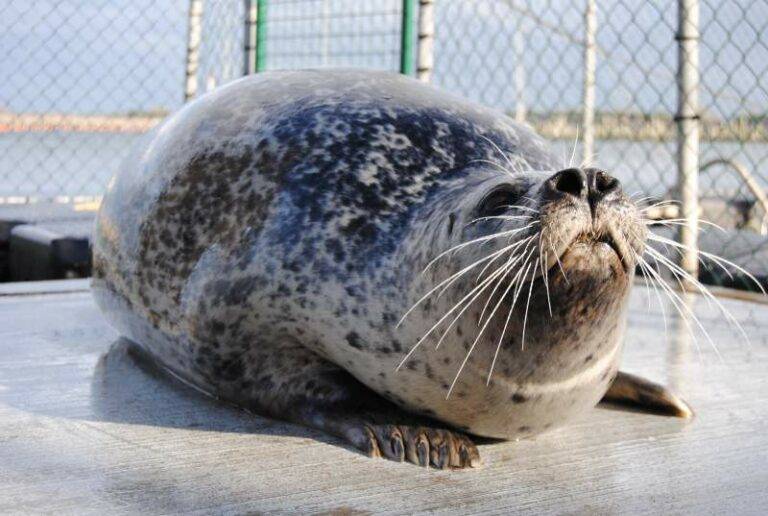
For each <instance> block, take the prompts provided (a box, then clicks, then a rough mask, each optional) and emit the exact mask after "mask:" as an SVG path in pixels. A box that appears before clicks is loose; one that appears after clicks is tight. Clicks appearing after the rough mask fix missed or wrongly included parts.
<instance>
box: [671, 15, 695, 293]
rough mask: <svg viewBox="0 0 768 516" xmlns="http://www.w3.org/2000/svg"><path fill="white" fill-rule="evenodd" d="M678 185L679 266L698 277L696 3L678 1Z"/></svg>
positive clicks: (676, 118)
mask: <svg viewBox="0 0 768 516" xmlns="http://www.w3.org/2000/svg"><path fill="white" fill-rule="evenodd" d="M677 16H678V32H677V35H676V37H675V39H676V40H677V48H678V61H677V116H676V117H675V120H676V121H677V185H678V190H679V192H680V201H681V203H682V206H681V208H682V216H683V219H684V222H683V224H682V225H681V226H680V233H679V236H678V237H679V241H680V243H681V244H682V245H684V246H686V248H685V249H683V252H682V255H681V257H680V266H681V267H682V268H683V270H685V271H686V272H688V273H689V274H691V275H692V276H693V277H694V278H697V277H698V271H699V256H698V254H699V252H698V241H697V239H698V233H699V231H698V230H699V175H698V174H699V171H698V168H699V3H698V0H678V15H677Z"/></svg>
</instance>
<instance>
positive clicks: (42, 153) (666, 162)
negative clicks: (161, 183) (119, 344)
mask: <svg viewBox="0 0 768 516" xmlns="http://www.w3.org/2000/svg"><path fill="white" fill-rule="evenodd" d="M139 138H141V135H138V134H113V133H63V132H59V133H14V134H0V197H8V196H24V197H37V198H40V199H49V198H53V197H55V196H76V195H87V196H95V195H101V193H102V192H103V190H104V187H105V186H106V184H107V182H108V181H109V178H110V177H111V176H112V175H113V174H114V173H115V171H116V170H117V167H118V165H119V164H120V162H121V161H122V160H123V159H124V158H125V156H126V154H127V152H128V151H129V149H130V148H131V146H132V145H134V143H135V142H136V141H137V140H138V139H139ZM572 147H573V142H569V141H563V140H561V141H554V142H553V150H554V152H555V154H556V155H557V156H558V157H560V156H561V157H562V163H563V165H564V166H565V165H566V164H567V163H568V162H569V161H570V156H571V152H572ZM595 150H596V153H597V157H596V159H595V163H596V165H597V166H600V167H601V168H604V169H606V170H608V171H610V172H611V173H612V174H613V175H615V176H616V177H618V178H619V179H620V180H621V182H622V184H623V185H624V187H625V189H626V190H627V191H628V192H630V193H635V192H643V194H644V195H654V196H664V195H665V194H667V193H668V192H669V191H670V189H672V188H673V187H674V185H675V181H676V176H677V165H676V158H675V143H674V142H648V141H645V142H635V141H626V140H610V141H598V142H597V143H596V145H595ZM579 152H580V150H579V149H578V148H577V152H576V158H575V161H576V162H578V161H579ZM718 157H726V158H732V159H736V160H739V161H741V162H742V163H744V164H745V165H746V166H747V169H748V170H750V171H751V172H752V173H753V174H754V175H755V176H756V177H757V178H758V181H759V182H760V183H761V184H762V185H763V186H764V187H766V188H768V182H766V180H765V177H766V176H768V174H767V173H766V171H765V168H766V166H767V165H768V144H764V143H749V144H740V143H736V142H716V143H710V144H705V145H702V148H701V163H705V162H706V161H708V160H711V159H714V158H718ZM701 188H702V192H703V193H704V194H707V193H708V192H709V193H715V194H716V195H719V196H730V197H732V196H734V195H735V192H736V190H739V189H740V188H741V190H742V191H741V193H740V194H739V195H740V196H746V197H747V198H751V197H752V196H751V195H748V194H747V192H746V190H745V189H744V188H743V185H742V182H741V180H740V179H739V178H738V177H737V176H736V175H735V174H733V173H732V172H730V171H728V170H727V169H725V168H723V167H719V168H714V169H712V170H711V171H710V172H707V173H705V174H703V175H702V177H701Z"/></svg>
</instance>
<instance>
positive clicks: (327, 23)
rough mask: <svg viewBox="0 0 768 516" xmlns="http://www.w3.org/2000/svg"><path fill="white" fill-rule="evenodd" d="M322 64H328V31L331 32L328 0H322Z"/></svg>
mask: <svg viewBox="0 0 768 516" xmlns="http://www.w3.org/2000/svg"><path fill="white" fill-rule="evenodd" d="M322 16H323V51H322V54H323V61H322V64H323V66H328V56H329V48H328V47H329V45H330V37H329V36H330V33H331V6H330V5H329V0H323V15H322Z"/></svg>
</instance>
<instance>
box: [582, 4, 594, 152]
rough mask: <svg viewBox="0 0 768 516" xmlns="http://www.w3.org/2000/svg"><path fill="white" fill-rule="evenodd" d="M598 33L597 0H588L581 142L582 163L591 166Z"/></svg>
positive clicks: (585, 25)
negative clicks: (582, 133)
mask: <svg viewBox="0 0 768 516" xmlns="http://www.w3.org/2000/svg"><path fill="white" fill-rule="evenodd" d="M596 32H597V7H596V5H595V0H587V5H586V8H585V10H584V84H583V86H582V97H581V104H582V109H583V113H582V121H581V123H582V126H583V131H584V135H583V137H582V140H581V160H582V163H584V164H587V165H591V164H592V157H593V156H594V155H595V67H596V63H597V61H596V52H595V51H596V47H597V45H596V44H595V33H596Z"/></svg>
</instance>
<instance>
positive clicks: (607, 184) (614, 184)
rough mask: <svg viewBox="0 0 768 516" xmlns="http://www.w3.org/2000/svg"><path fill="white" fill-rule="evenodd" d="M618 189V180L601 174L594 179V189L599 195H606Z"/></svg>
mask: <svg viewBox="0 0 768 516" xmlns="http://www.w3.org/2000/svg"><path fill="white" fill-rule="evenodd" d="M618 188H619V180H618V179H616V178H615V177H611V176H609V175H608V174H605V173H603V172H598V173H597V175H596V177H595V189H596V190H597V191H598V192H600V193H601V194H607V193H610V192H612V191H614V190H617V189H618Z"/></svg>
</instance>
